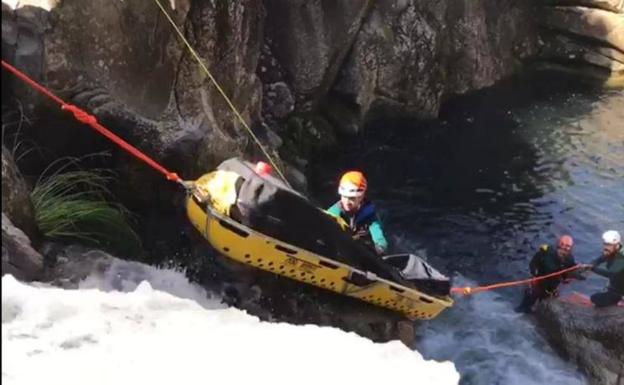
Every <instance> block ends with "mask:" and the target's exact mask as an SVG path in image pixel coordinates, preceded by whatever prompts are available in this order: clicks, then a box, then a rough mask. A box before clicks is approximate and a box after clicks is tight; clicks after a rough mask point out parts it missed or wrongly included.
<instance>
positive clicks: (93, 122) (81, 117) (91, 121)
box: [2, 60, 184, 185]
mask: <svg viewBox="0 0 624 385" xmlns="http://www.w3.org/2000/svg"><path fill="white" fill-rule="evenodd" d="M2 67H4V68H5V69H6V70H7V71H9V72H11V73H12V74H13V75H15V76H16V77H18V78H19V79H21V80H22V81H24V82H25V83H26V84H28V85H29V86H31V87H32V88H34V89H35V90H37V91H39V92H40V93H42V94H43V95H45V96H47V97H48V98H50V99H52V100H54V101H55V102H56V103H58V104H60V105H61V109H63V110H65V111H69V112H71V113H72V114H73V115H74V118H75V119H76V120H78V121H79V122H81V123H84V124H88V125H89V126H91V128H93V129H94V130H95V131H97V132H98V133H100V134H101V135H102V136H104V137H106V138H107V139H109V140H110V141H112V142H113V143H115V144H116V145H118V146H119V147H121V148H122V149H124V150H125V151H126V152H128V153H129V154H131V155H133V156H134V157H135V158H137V159H139V160H142V161H143V162H145V163H147V165H149V166H150V167H152V168H153V169H155V170H156V171H158V172H160V173H161V174H163V175H164V176H165V177H166V178H167V180H170V181H173V182H177V183H180V184H182V185H184V181H183V180H182V179H181V178H180V177H179V176H178V174H176V173H175V172H171V171H169V170H167V169H166V168H164V167H163V166H161V165H160V164H158V163H157V162H156V161H154V160H153V159H152V158H150V157H149V156H147V155H145V154H144V153H142V152H141V151H139V150H138V149H137V148H136V147H134V146H132V145H131V144H130V143H128V142H126V141H125V140H123V139H122V138H120V137H119V136H117V135H115V134H114V133H113V132H111V131H110V130H108V129H107V128H106V127H104V126H102V125H101V124H100V123H98V121H97V119H96V118H95V116H93V115H89V114H88V113H87V112H85V111H84V110H81V109H80V108H78V107H76V106H74V105H71V104H67V103H65V101H64V100H63V99H61V98H59V97H58V96H56V95H54V94H53V93H52V92H50V91H49V90H48V89H46V88H45V87H43V86H42V85H40V84H39V83H37V82H35V81H34V80H32V79H31V78H29V77H28V76H27V75H26V74H24V73H23V72H21V71H20V70H18V69H17V68H15V67H13V66H12V65H10V64H8V63H7V62H5V61H4V60H2Z"/></svg>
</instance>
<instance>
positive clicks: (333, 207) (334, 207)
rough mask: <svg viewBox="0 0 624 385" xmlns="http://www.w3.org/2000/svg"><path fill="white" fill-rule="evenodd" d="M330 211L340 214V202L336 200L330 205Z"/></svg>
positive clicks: (328, 210)
mask: <svg viewBox="0 0 624 385" xmlns="http://www.w3.org/2000/svg"><path fill="white" fill-rule="evenodd" d="M325 211H327V212H328V213H330V214H333V215H340V211H341V210H340V202H336V203H334V204H333V205H331V206H329V208H328V209H327V210H325Z"/></svg>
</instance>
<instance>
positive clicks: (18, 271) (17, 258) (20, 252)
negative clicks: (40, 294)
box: [2, 213, 44, 281]
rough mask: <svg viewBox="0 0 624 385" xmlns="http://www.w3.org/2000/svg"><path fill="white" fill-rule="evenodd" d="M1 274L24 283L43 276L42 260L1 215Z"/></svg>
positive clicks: (25, 236)
mask: <svg viewBox="0 0 624 385" xmlns="http://www.w3.org/2000/svg"><path fill="white" fill-rule="evenodd" d="M2 274H3V275H4V274H11V275H13V276H14V277H15V278H17V279H20V280H24V281H37V280H40V279H41V278H42V277H43V275H44V260H43V256H42V255H41V254H39V252H38V251H37V250H35V249H34V248H33V247H32V245H31V244H30V239H29V238H28V236H27V235H26V234H24V232H23V231H22V230H20V229H19V228H17V227H15V226H14V225H13V223H12V222H11V220H10V219H9V218H8V217H7V216H6V215H5V214H4V213H2Z"/></svg>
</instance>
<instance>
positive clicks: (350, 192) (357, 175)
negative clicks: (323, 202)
mask: <svg viewBox="0 0 624 385" xmlns="http://www.w3.org/2000/svg"><path fill="white" fill-rule="evenodd" d="M366 187H367V183H366V178H365V177H364V174H362V173H361V172H359V171H349V172H347V173H345V174H344V175H343V176H342V178H340V185H339V186H338V194H340V196H343V197H349V198H353V197H361V196H363V195H364V193H365V192H366Z"/></svg>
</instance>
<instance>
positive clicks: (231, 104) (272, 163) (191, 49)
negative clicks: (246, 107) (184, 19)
mask: <svg viewBox="0 0 624 385" xmlns="http://www.w3.org/2000/svg"><path fill="white" fill-rule="evenodd" d="M154 2H155V3H156V4H157V5H158V8H160V10H161V11H162V13H163V14H164V15H165V17H166V18H167V20H168V21H169V23H170V24H171V26H172V27H173V29H174V30H175V31H176V33H177V34H178V36H179V37H180V39H181V40H182V42H183V43H184V45H185V46H186V48H188V50H189V52H190V53H191V55H193V57H194V58H195V60H196V61H197V63H198V64H199V66H200V67H201V69H202V70H203V71H204V73H205V74H206V75H207V76H208V78H209V79H210V81H211V82H212V84H213V85H214V86H215V88H216V89H217V90H218V91H219V93H220V94H221V96H223V99H225V101H226V103H227V105H228V106H229V107H230V109H231V110H232V112H233V113H234V115H236V117H237V118H238V120H239V121H240V123H241V124H242V125H243V127H244V128H245V129H246V130H247V132H248V133H249V135H250V136H251V137H252V138H253V140H254V141H255V142H256V144H257V145H258V147H260V149H261V150H262V152H263V153H264V156H266V157H267V159H268V160H269V162H271V165H272V166H273V168H274V169H275V171H277V173H278V174H279V176H280V178H282V180H283V181H284V183H286V185H288V186H290V184H289V183H288V180H286V177H285V176H284V174H283V173H282V171H281V170H280V168H279V167H278V166H277V164H276V163H275V161H274V160H273V157H271V155H270V154H269V152H268V151H267V150H266V149H265V148H264V146H263V145H262V143H261V142H260V140H259V139H258V137H257V136H256V134H254V133H253V131H252V130H251V128H250V127H249V125H248V124H247V122H245V119H243V116H242V115H241V114H240V112H238V109H236V107H235V106H234V104H233V103H232V101H231V100H230V98H229V97H228V96H227V94H226V93H225V91H224V90H223V88H221V86H220V85H219V83H218V82H217V80H216V79H215V78H214V76H212V74H211V73H210V71H209V70H208V67H206V65H205V64H204V62H203V60H202V59H201V58H200V57H199V55H198V54H197V52H196V51H195V49H194V48H193V47H192V46H191V44H190V43H189V42H188V40H187V39H186V38H185V37H184V34H183V33H182V31H180V28H178V26H177V25H176V23H175V22H174V21H173V19H172V18H171V16H169V14H168V13H167V11H166V10H165V8H164V7H163V6H162V4H161V3H160V0H154Z"/></svg>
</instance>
